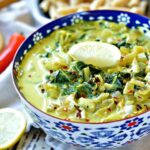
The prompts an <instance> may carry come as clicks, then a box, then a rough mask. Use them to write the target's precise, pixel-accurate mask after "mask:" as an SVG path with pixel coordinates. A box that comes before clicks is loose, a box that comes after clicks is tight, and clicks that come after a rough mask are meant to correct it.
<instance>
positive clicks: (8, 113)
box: [0, 108, 26, 150]
mask: <svg viewBox="0 0 150 150" xmlns="http://www.w3.org/2000/svg"><path fill="white" fill-rule="evenodd" d="M25 129H26V119H25V117H24V115H23V114H22V113H21V112H19V111H17V110H15V109H11V108H3V109H0V150H4V149H7V148H10V147H12V146H13V145H14V144H16V143H17V142H18V140H19V139H20V138H21V136H22V135H23V133H24V131H25Z"/></svg>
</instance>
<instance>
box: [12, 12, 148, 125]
mask: <svg viewBox="0 0 150 150" xmlns="http://www.w3.org/2000/svg"><path fill="white" fill-rule="evenodd" d="M100 12H116V13H127V14H131V15H135V16H138V17H140V18H144V19H146V20H150V18H148V17H146V16H143V15H140V14H136V13H132V12H128V11H120V10H90V11H83V12H77V13H73V14H70V15H67V16H64V17H61V18H58V19H56V20H52V21H51V22H48V23H46V24H44V25H42V26H41V27H40V28H38V29H36V30H35V31H34V32H33V33H31V34H30V35H29V36H28V37H27V38H26V40H27V39H28V38H30V37H31V36H32V35H34V34H35V33H37V32H38V31H39V30H41V29H42V28H43V27H45V26H47V25H48V24H51V23H53V22H55V21H61V20H63V19H66V18H69V17H71V16H74V15H81V16H82V13H93V14H94V13H100ZM111 21H112V22H113V20H111ZM53 32H54V31H52V32H51V33H53ZM51 33H50V34H51ZM44 38H45V37H44ZM26 40H25V41H24V42H23V43H22V44H21V45H20V47H19V48H18V50H17V51H16V53H15V56H14V58H13V64H12V70H11V76H12V81H13V84H14V87H15V89H16V91H17V93H18V95H19V96H21V97H22V98H23V100H24V101H25V102H26V103H28V104H29V105H30V106H31V107H33V108H34V109H35V110H37V111H38V112H40V113H41V114H43V115H46V116H47V117H52V118H55V119H58V120H60V121H65V122H68V123H75V124H90V125H98V124H99V125H104V124H111V123H118V122H122V121H127V120H129V119H132V118H136V117H138V116H141V115H143V114H146V113H148V112H150V109H149V110H146V111H144V112H142V113H140V114H137V115H134V116H130V117H127V118H123V119H118V120H113V121H107V122H80V121H71V120H67V119H62V118H59V117H56V116H53V115H51V114H48V113H46V112H44V111H42V110H40V109H39V108H37V107H36V106H34V105H33V104H32V103H31V102H30V101H29V100H28V99H27V98H25V96H24V95H23V93H22V92H21V91H20V89H19V86H18V84H17V81H16V80H15V73H14V66H15V59H16V56H17V54H18V52H19V50H20V48H21V47H22V45H23V44H24V43H26ZM23 105H24V104H23Z"/></svg>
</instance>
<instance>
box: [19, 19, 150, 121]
mask: <svg viewBox="0 0 150 150" xmlns="http://www.w3.org/2000/svg"><path fill="white" fill-rule="evenodd" d="M85 41H87V42H91V41H94V42H98V43H109V44H112V45H114V46H115V47H117V48H118V49H119V51H120V53H121V58H120V60H119V62H117V64H116V65H114V66H111V67H97V66H94V65H92V64H87V63H84V61H79V60H77V59H74V58H72V57H71V56H70V55H69V54H68V51H69V49H70V48H71V47H72V46H73V45H76V44H78V43H81V42H85ZM78 50H79V52H80V49H78ZM91 51H92V49H91ZM80 55H82V52H81V54H80ZM106 55H107V52H106ZM95 57H99V56H95ZM110 59H111V58H110ZM106 63H107V62H106ZM17 79H18V86H19V88H20V90H21V92H22V93H23V95H24V96H25V98H26V99H27V100H28V101H30V102H31V103H32V104H33V105H34V106H35V107H37V108H39V109H40V110H42V111H44V112H46V113H48V114H50V115H52V116H56V117H59V118H61V119H67V120H71V121H80V122H108V121H114V120H118V119H123V118H127V117H130V116H134V115H137V114H140V113H142V112H145V111H147V110H148V109H149V108H150V39H149V38H148V37H146V36H145V35H144V34H143V33H142V32H141V31H140V30H139V29H129V28H128V27H126V26H125V25H124V24H117V23H112V22H108V21H91V22H80V23H78V24H75V25H72V26H67V27H64V28H61V29H58V30H56V31H54V32H53V33H52V34H50V35H49V36H47V37H46V38H44V39H43V40H41V41H39V42H38V43H37V44H36V45H35V46H33V47H32V48H31V50H30V51H29V52H28V53H27V54H26V55H25V57H24V59H23V61H22V62H21V64H20V66H19V70H18V76H17Z"/></svg>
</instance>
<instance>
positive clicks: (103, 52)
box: [68, 41, 121, 68]
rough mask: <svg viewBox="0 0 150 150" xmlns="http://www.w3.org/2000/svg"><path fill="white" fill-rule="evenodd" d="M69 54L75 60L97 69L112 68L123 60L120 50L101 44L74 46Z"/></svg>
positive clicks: (83, 43) (88, 42) (89, 42)
mask: <svg viewBox="0 0 150 150" xmlns="http://www.w3.org/2000/svg"><path fill="white" fill-rule="evenodd" d="M68 54H69V55H70V56H71V57H72V58H73V59H75V60H78V61H82V62H84V63H85V64H91V65H93V66H96V67H100V68H101V67H112V66H114V65H116V64H117V63H118V61H119V60H120V58H121V53H120V50H119V49H118V48H117V47H116V46H114V45H112V44H108V43H101V42H94V41H93V42H91V41H87V42H81V43H78V44H75V45H73V46H72V47H71V48H70V49H69V51H68Z"/></svg>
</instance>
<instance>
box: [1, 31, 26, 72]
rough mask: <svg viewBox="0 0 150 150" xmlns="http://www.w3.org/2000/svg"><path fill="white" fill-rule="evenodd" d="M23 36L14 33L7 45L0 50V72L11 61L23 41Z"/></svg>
mask: <svg viewBox="0 0 150 150" xmlns="http://www.w3.org/2000/svg"><path fill="white" fill-rule="evenodd" d="M24 40H25V37H24V36H23V35H21V34H19V33H14V34H13V35H12V36H11V37H10V39H9V42H8V45H7V46H6V47H5V48H4V49H3V50H2V51H1V52H0V73H2V72H3V71H4V70H5V69H6V67H7V66H8V65H9V64H10V63H11V61H12V59H13V57H14V55H15V53H16V51H17V49H18V48H19V46H20V45H21V44H22V43H23V41H24Z"/></svg>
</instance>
